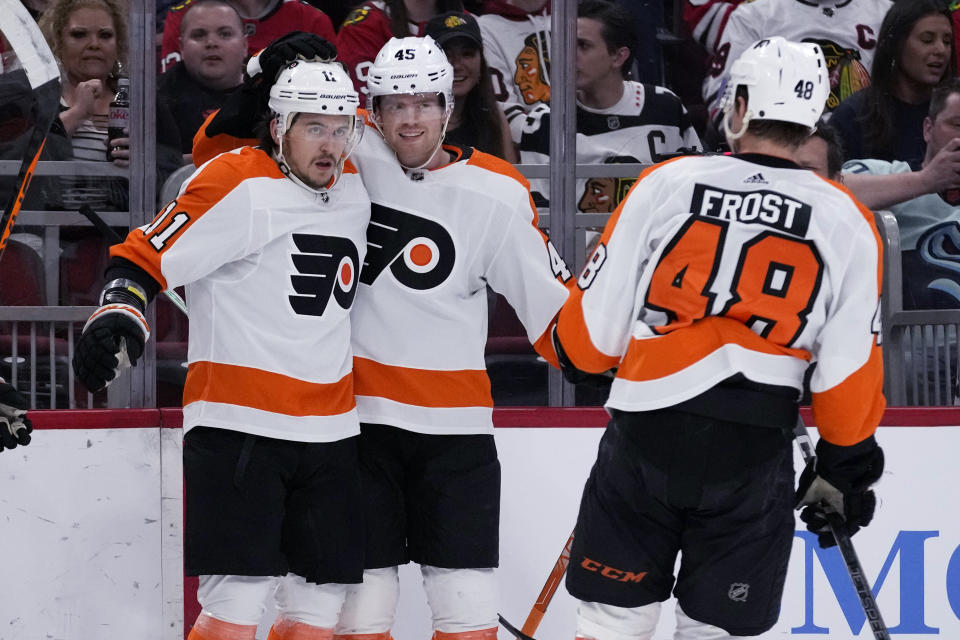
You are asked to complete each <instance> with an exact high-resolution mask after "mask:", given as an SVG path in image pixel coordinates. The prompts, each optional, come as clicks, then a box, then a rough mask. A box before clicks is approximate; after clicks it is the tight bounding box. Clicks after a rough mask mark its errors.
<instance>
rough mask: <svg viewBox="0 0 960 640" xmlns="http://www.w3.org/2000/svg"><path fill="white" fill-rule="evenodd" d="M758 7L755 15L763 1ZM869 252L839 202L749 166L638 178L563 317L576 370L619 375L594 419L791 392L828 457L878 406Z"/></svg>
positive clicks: (762, 165)
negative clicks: (707, 396) (730, 386)
mask: <svg viewBox="0 0 960 640" xmlns="http://www.w3.org/2000/svg"><path fill="white" fill-rule="evenodd" d="M761 1H762V0H761ZM880 258H881V244H880V238H879V236H878V234H877V231H876V228H875V227H874V225H873V217H872V214H871V213H870V212H869V211H868V210H867V209H866V208H865V207H863V206H862V205H860V204H859V203H858V202H857V201H856V200H855V199H854V197H853V196H852V195H851V194H850V193H849V192H848V191H846V190H845V189H844V188H843V187H841V186H839V185H837V184H835V183H830V182H828V181H825V180H823V179H822V178H820V177H818V176H817V175H816V174H814V173H813V172H811V171H807V170H803V169H800V168H799V167H797V166H796V165H794V164H793V163H791V162H789V161H786V160H781V159H778V158H772V157H770V156H760V155H742V156H710V157H685V158H679V159H676V160H669V161H667V162H664V163H661V164H659V165H656V166H654V167H651V168H650V169H648V170H647V171H645V172H644V173H643V174H641V176H640V178H639V179H638V180H637V182H636V184H635V185H634V186H633V189H632V190H631V191H630V193H629V194H628V196H627V198H626V200H624V202H623V203H621V205H620V207H619V208H618V209H617V211H616V212H615V213H614V214H613V216H612V217H611V219H610V221H609V222H608V223H607V227H606V228H605V229H604V232H603V235H602V237H601V239H600V242H599V244H598V246H597V248H596V250H595V251H594V253H593V255H592V257H591V258H590V260H588V262H587V265H586V266H585V268H584V270H583V272H582V274H581V275H580V277H579V279H578V281H577V286H576V287H574V288H573V292H572V293H571V296H570V299H569V301H568V302H567V303H566V304H565V305H564V308H563V310H562V311H561V313H560V318H559V322H558V331H559V336H560V339H561V342H562V344H563V345H564V348H565V350H566V351H567V354H568V355H569V357H570V359H571V361H572V362H573V364H574V365H576V366H577V367H578V368H579V369H582V370H584V371H590V372H600V371H605V370H607V369H610V368H611V367H617V376H616V379H615V380H614V382H613V386H612V388H611V392H610V398H609V399H608V401H607V406H608V407H611V408H615V409H621V410H624V411H648V410H652V409H658V408H662V407H669V406H673V405H676V404H678V403H680V402H683V401H684V400H688V399H690V398H693V397H695V396H697V395H699V394H701V393H703V392H704V391H706V390H708V389H710V388H712V387H713V386H715V385H716V384H718V383H719V382H721V381H723V380H725V379H727V378H729V377H731V376H733V375H736V374H742V375H744V376H745V377H747V378H748V379H750V380H752V381H754V382H757V383H761V384H769V385H779V386H791V387H795V388H796V389H797V390H798V392H799V391H800V390H801V389H802V385H803V376H804V372H805V371H806V369H807V367H808V365H809V362H810V361H811V360H812V361H816V362H817V367H816V369H815V370H814V373H813V377H812V380H811V383H810V388H811V392H812V398H813V400H812V402H813V412H814V418H815V422H816V424H817V427H818V428H819V430H820V434H821V436H823V437H825V438H826V439H827V440H828V441H829V442H832V443H834V444H838V445H850V444H854V443H857V442H860V441H861V440H863V439H864V438H866V437H867V436H869V435H871V434H872V433H873V431H874V430H875V429H876V426H877V424H878V423H879V421H880V416H881V415H882V413H883V409H884V406H885V403H884V399H883V394H882V391H881V388H882V383H883V369H882V359H881V352H880V346H879V342H880V325H879V322H880V320H879V318H880V316H879V310H880V284H881V276H882V274H881V271H880V264H881V260H880Z"/></svg>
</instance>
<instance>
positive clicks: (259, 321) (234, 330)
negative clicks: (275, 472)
mask: <svg viewBox="0 0 960 640" xmlns="http://www.w3.org/2000/svg"><path fill="white" fill-rule="evenodd" d="M369 219H370V201H369V199H368V198H367V195H366V192H365V191H364V189H363V185H362V184H361V183H360V179H359V177H358V176H357V173H356V169H355V168H353V166H352V165H350V164H349V163H347V166H346V168H345V170H344V173H343V175H342V176H341V177H340V179H339V180H338V181H337V183H336V184H335V185H334V186H333V187H332V188H331V189H330V190H328V191H324V192H322V193H315V192H313V191H309V190H307V189H305V188H303V187H301V186H299V185H297V184H295V183H294V182H293V181H291V180H289V179H287V178H286V177H285V176H284V174H283V173H281V172H280V169H279V168H278V167H277V164H276V162H274V160H273V159H272V158H271V157H270V156H268V155H267V154H266V153H264V152H263V151H260V150H259V149H253V148H251V147H243V148H241V149H238V150H234V151H232V152H230V153H225V154H223V155H220V156H218V157H216V158H214V159H213V160H211V161H210V162H208V163H207V164H205V165H203V166H202V167H200V169H198V170H197V172H196V173H194V175H193V176H192V177H191V178H190V179H189V180H188V181H187V182H186V183H185V184H184V185H183V187H182V188H181V190H180V193H179V195H178V196H177V198H176V199H175V200H174V201H173V202H171V203H170V204H169V205H167V206H166V207H165V208H164V209H163V210H162V211H161V212H160V214H159V215H158V216H157V217H156V218H155V219H154V220H153V222H151V223H150V224H148V225H144V226H143V227H140V228H138V229H134V230H132V231H131V232H130V234H129V235H128V236H127V239H126V241H125V242H124V243H123V244H120V245H117V246H114V247H112V248H111V251H110V253H111V255H112V256H117V257H121V258H125V259H127V260H130V261H132V262H133V263H134V264H136V265H137V266H139V267H140V268H141V269H143V270H144V271H145V272H146V273H147V274H149V275H150V276H151V277H152V278H153V279H154V280H156V281H157V282H158V283H159V284H160V286H161V288H163V289H173V288H174V287H177V286H180V285H186V293H187V301H188V305H189V309H190V342H189V347H188V361H189V362H188V370H187V381H186V385H185V388H184V395H183V403H184V407H183V426H184V430H189V429H191V428H192V427H195V426H198V425H204V426H209V427H220V428H225V429H232V430H235V431H242V432H246V433H253V434H257V435H262V436H268V437H272V438H281V439H286V440H297V441H301V442H328V441H333V440H338V439H341V438H345V437H348V436H352V435H355V434H357V433H359V421H358V417H357V410H356V404H355V401H354V396H353V376H352V373H351V371H352V352H351V349H350V333H351V331H350V319H349V315H348V311H349V310H350V307H351V306H352V304H353V301H354V297H355V294H356V291H357V287H358V282H359V272H360V267H361V265H362V263H363V258H364V254H365V251H366V243H365V241H364V235H365V231H366V227H367V223H368V221H369Z"/></svg>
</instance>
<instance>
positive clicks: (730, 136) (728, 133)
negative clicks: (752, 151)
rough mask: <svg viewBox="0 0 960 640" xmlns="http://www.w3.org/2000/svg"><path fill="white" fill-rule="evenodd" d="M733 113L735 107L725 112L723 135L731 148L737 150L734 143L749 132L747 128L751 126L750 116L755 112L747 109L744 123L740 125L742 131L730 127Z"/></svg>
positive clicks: (722, 124)
mask: <svg viewBox="0 0 960 640" xmlns="http://www.w3.org/2000/svg"><path fill="white" fill-rule="evenodd" d="M731 115H733V109H727V110H726V111H725V112H724V114H723V120H722V122H721V126H722V128H723V135H724V137H725V138H726V139H727V144H728V145H730V150H731V151H734V152H736V145H735V144H734V143H735V142H736V141H737V140H739V139H740V138H742V137H743V134H745V133H746V132H747V128H748V127H749V126H750V117H751V116H752V115H753V112H751V111H750V110H749V109H747V111H746V112H745V113H744V114H743V124H742V125H741V127H740V131H736V132H735V131H733V130H731V129H730V116H731Z"/></svg>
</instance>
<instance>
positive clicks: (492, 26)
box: [477, 3, 550, 140]
mask: <svg viewBox="0 0 960 640" xmlns="http://www.w3.org/2000/svg"><path fill="white" fill-rule="evenodd" d="M514 9H516V8H514ZM477 22H478V23H479V25H480V33H481V35H482V36H483V56H484V58H485V59H486V61H487V67H488V68H489V69H490V81H491V83H492V85H493V92H494V94H495V95H496V97H497V100H499V101H500V108H501V109H503V112H504V114H506V116H507V122H509V123H510V130H511V131H512V133H513V138H514V140H517V139H518V138H519V136H520V129H519V126H520V120H518V118H519V117H520V116H522V115H525V114H526V113H528V112H530V111H531V110H532V109H533V108H534V107H536V106H537V105H541V104H549V103H550V5H549V3H548V4H547V5H546V6H545V7H544V8H543V9H542V10H541V11H540V12H538V13H526V12H523V11H520V10H518V9H517V10H515V11H514V12H510V13H508V12H505V13H504V15H496V14H490V13H488V14H484V15H481V16H479V17H478V18H477Z"/></svg>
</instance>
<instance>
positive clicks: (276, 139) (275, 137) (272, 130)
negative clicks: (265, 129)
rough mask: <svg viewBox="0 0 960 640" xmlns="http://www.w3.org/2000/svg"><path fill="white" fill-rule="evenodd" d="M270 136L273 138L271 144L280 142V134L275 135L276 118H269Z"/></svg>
mask: <svg viewBox="0 0 960 640" xmlns="http://www.w3.org/2000/svg"><path fill="white" fill-rule="evenodd" d="M270 137H271V138H273V144H277V145H279V144H280V136H278V135H277V119H276V118H270Z"/></svg>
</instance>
